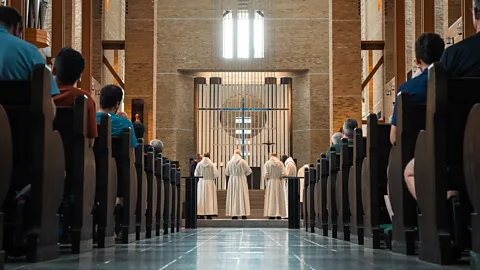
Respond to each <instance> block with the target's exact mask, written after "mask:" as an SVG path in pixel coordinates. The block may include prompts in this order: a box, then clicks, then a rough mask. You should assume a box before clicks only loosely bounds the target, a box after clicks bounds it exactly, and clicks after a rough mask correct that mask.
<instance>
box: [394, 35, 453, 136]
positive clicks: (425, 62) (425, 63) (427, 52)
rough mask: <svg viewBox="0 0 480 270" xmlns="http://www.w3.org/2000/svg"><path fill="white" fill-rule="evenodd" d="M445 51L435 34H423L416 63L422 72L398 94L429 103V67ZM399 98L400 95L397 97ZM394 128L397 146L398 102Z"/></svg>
mask: <svg viewBox="0 0 480 270" xmlns="http://www.w3.org/2000/svg"><path fill="white" fill-rule="evenodd" d="M444 50H445V42H443V39H442V38H441V37H440V36H439V35H437V34H434V33H423V34H422V35H421V36H420V37H419V38H418V39H417V41H416V42H415V55H416V62H417V65H418V67H419V68H420V71H421V72H422V73H421V74H420V75H418V76H417V77H415V78H413V79H411V80H409V81H407V82H405V83H404V84H402V85H400V87H399V88H398V93H400V92H407V93H410V94H411V95H412V98H413V101H414V102H417V103H425V102H426V101H427V86H428V67H429V66H430V65H431V64H432V63H434V62H438V61H439V60H440V57H442V54H443V51H444ZM397 97H398V95H397ZM391 124H392V128H391V130H390V142H391V143H392V145H395V142H396V134H397V128H396V126H397V100H396V98H395V105H394V107H393V115H392V121H391Z"/></svg>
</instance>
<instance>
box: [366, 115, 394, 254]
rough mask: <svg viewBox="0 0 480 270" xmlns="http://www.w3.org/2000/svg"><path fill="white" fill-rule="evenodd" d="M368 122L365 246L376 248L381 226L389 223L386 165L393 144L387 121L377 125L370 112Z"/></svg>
mask: <svg viewBox="0 0 480 270" xmlns="http://www.w3.org/2000/svg"><path fill="white" fill-rule="evenodd" d="M367 123H368V124H367V134H368V137H367V148H366V152H367V155H366V161H364V164H365V166H364V167H363V168H362V170H363V169H365V170H366V171H365V172H363V171H362V205H363V212H364V220H363V226H364V227H363V228H364V245H365V246H367V247H370V248H375V249H378V248H381V247H382V246H383V245H382V242H381V240H382V237H383V230H382V228H381V225H382V224H388V223H390V217H389V216H388V212H387V209H386V206H385V199H384V196H385V195H387V166H388V157H389V154H390V148H391V146H392V145H391V143H390V124H379V123H378V119H377V115H376V114H370V115H369V116H368V117H367ZM365 162H366V163H365ZM364 176H365V177H364Z"/></svg>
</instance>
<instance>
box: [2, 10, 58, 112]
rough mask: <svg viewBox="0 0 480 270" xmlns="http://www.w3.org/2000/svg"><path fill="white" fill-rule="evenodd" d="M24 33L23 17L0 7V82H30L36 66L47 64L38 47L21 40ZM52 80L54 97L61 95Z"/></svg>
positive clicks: (14, 11)
mask: <svg viewBox="0 0 480 270" xmlns="http://www.w3.org/2000/svg"><path fill="white" fill-rule="evenodd" d="M22 33H23V24H22V16H21V15H20V14H19V13H18V12H17V10H15V9H14V8H11V7H6V6H0V80H30V78H31V76H32V71H33V67H34V66H35V65H36V64H44V65H46V64H47V63H46V61H45V59H44V58H43V56H42V55H41V54H40V52H39V51H38V48H37V47H35V46H34V45H33V44H30V43H28V42H26V41H24V40H22V39H21V37H22ZM50 80H51V92H52V96H55V95H58V94H60V91H59V90H58V87H57V84H56V82H55V80H54V79H53V76H51V77H50ZM52 104H53V101H52ZM53 106H54V107H53V108H55V105H53Z"/></svg>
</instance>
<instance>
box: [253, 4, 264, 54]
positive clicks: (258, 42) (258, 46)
mask: <svg viewBox="0 0 480 270" xmlns="http://www.w3.org/2000/svg"><path fill="white" fill-rule="evenodd" d="M263 26H264V14H263V12H262V11H256V12H255V20H254V25H253V27H254V31H253V40H254V48H253V49H254V52H255V53H254V57H255V58H263V57H264V27H263Z"/></svg>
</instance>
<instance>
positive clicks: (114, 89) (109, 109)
mask: <svg viewBox="0 0 480 270" xmlns="http://www.w3.org/2000/svg"><path fill="white" fill-rule="evenodd" d="M122 100H123V90H122V88H120V87H118V86H116V85H113V84H109V85H106V86H104V87H103V88H102V90H101V91H100V110H99V111H98V112H97V123H100V121H101V117H102V115H103V114H104V113H108V115H110V118H111V120H112V136H120V135H122V133H123V129H124V128H125V127H129V128H130V129H131V131H132V132H131V134H132V141H131V144H130V146H131V147H132V148H133V149H132V160H133V162H134V163H135V147H137V145H138V143H137V137H135V132H133V125H132V122H130V121H129V120H128V119H125V118H123V117H120V116H118V115H117V114H116V113H117V112H118V108H119V107H120V103H121V102H122Z"/></svg>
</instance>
